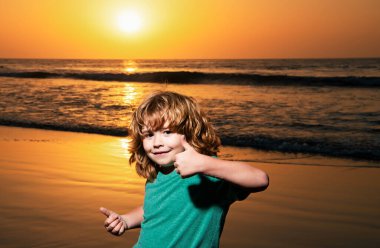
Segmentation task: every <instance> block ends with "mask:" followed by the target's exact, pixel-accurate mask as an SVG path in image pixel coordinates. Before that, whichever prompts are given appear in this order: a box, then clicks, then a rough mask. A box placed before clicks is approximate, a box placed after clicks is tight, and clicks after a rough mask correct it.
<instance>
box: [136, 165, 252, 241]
mask: <svg viewBox="0 0 380 248" xmlns="http://www.w3.org/2000/svg"><path fill="white" fill-rule="evenodd" d="M246 196H247V194H246V193H245V192H244V191H243V190H239V188H238V187H236V186H234V185H232V184H230V183H228V182H226V181H224V180H221V179H218V178H215V177H210V176H206V175H202V174H196V175H194V176H191V177H189V178H181V176H180V175H178V174H177V173H176V172H175V171H173V172H171V173H169V174H166V175H165V174H163V173H161V172H159V173H158V175H157V178H156V179H155V180H154V182H152V183H150V182H147V183H146V186H145V198H144V207H143V208H144V221H143V222H142V224H141V231H140V237H139V240H138V242H137V244H136V245H135V246H134V247H143V248H149V247H154V248H159V247H165V248H169V247H186V248H191V247H219V238H220V235H221V233H222V230H223V225H224V220H225V218H226V215H227V212H228V209H229V206H230V205H231V204H232V203H233V202H234V201H236V200H239V199H242V198H245V197H246Z"/></svg>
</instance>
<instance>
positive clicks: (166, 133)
mask: <svg viewBox="0 0 380 248" xmlns="http://www.w3.org/2000/svg"><path fill="white" fill-rule="evenodd" d="M162 133H163V134H165V135H169V134H171V133H172V131H170V130H164V131H163V132H162Z"/></svg>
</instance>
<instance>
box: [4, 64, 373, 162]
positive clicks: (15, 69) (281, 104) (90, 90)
mask: <svg viewBox="0 0 380 248" xmlns="http://www.w3.org/2000/svg"><path fill="white" fill-rule="evenodd" d="M0 89H1V92H0V99H1V100H0V124H2V125H10V126H25V127H37V128H44V129H57V130H70V131H78V132H88V133H101V134H109V135H121V136H123V135H127V133H128V132H127V128H126V127H127V126H128V124H129V116H130V114H131V112H132V110H133V108H135V107H136V106H137V105H138V104H139V102H140V101H141V100H142V98H144V97H145V96H146V95H147V94H149V93H151V92H152V91H154V90H174V91H177V92H181V93H184V94H187V95H190V96H193V97H195V98H196V99H197V100H198V101H199V102H200V104H201V105H202V107H203V108H204V110H205V111H206V112H207V113H208V115H209V117H210V119H211V120H212V121H213V123H214V125H215V127H216V128H217V130H218V133H219V134H220V136H221V137H222V141H223V144H224V145H232V146H246V147H254V148H259V149H264V150H277V151H285V152H303V153H313V154H315V153H317V154H323V155H332V156H346V157H351V158H362V159H370V160H380V60H379V59H336V60H136V61H128V60H127V61H123V60H4V59H3V60H0Z"/></svg>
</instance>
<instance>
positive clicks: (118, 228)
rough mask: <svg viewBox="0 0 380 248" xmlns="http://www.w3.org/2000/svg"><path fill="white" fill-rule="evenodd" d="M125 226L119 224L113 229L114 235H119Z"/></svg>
mask: <svg viewBox="0 0 380 248" xmlns="http://www.w3.org/2000/svg"><path fill="white" fill-rule="evenodd" d="M122 226H123V223H122V222H119V224H117V225H116V226H115V228H114V229H112V231H111V232H112V233H113V234H118V233H119V231H120V228H121V227H122Z"/></svg>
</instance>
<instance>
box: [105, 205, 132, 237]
mask: <svg viewBox="0 0 380 248" xmlns="http://www.w3.org/2000/svg"><path fill="white" fill-rule="evenodd" d="M100 212H102V213H103V214H104V215H105V216H107V219H106V220H105V221H104V227H105V228H106V229H107V231H108V232H110V233H112V234H113V235H116V236H120V235H122V234H123V233H124V232H125V231H126V230H127V229H128V225H127V222H126V221H125V220H124V219H123V217H122V216H121V215H119V214H117V213H115V212H113V211H111V210H108V209H106V208H103V207H101V208H100Z"/></svg>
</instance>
